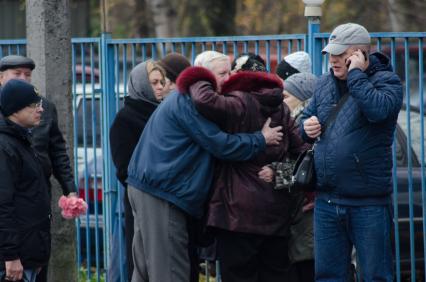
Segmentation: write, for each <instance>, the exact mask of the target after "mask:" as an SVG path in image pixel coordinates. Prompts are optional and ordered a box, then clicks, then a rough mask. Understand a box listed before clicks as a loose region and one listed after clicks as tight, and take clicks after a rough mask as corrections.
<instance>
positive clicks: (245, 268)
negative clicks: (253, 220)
mask: <svg viewBox="0 0 426 282" xmlns="http://www.w3.org/2000/svg"><path fill="white" fill-rule="evenodd" d="M216 236H217V237H216V238H217V254H218V258H219V263H220V267H221V274H222V281H223V282H275V281H276V282H286V281H290V280H289V277H288V267H289V259H288V239H287V238H286V237H278V236H265V235H256V234H246V233H238V232H230V231H224V230H218V231H217V234H216Z"/></svg>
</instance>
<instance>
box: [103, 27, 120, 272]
mask: <svg viewBox="0 0 426 282" xmlns="http://www.w3.org/2000/svg"><path fill="white" fill-rule="evenodd" d="M109 40H111V34H109V33H103V34H102V36H101V55H102V61H101V62H102V64H101V78H102V89H103V94H102V96H101V104H102V111H101V113H102V116H103V120H102V132H103V137H105V136H108V132H109V128H110V127H111V123H112V120H113V118H114V84H115V76H114V66H115V61H114V48H113V46H112V45H110V44H109ZM110 155H111V154H110V147H109V139H108V138H103V139H102V156H103V179H102V184H103V185H102V187H103V189H104V193H103V199H104V201H103V202H104V207H105V208H104V226H105V230H104V246H105V249H104V253H105V261H106V263H105V267H106V268H108V267H109V265H110V260H109V256H110V255H111V250H110V234H112V231H113V228H112V227H113V224H112V223H113V220H114V216H115V214H114V213H115V210H114V209H113V207H114V206H115V205H114V203H115V202H116V199H117V195H116V191H114V188H113V187H115V185H116V181H117V180H116V178H115V174H114V170H113V167H114V166H113V165H112V162H111V156H110ZM107 280H108V275H107Z"/></svg>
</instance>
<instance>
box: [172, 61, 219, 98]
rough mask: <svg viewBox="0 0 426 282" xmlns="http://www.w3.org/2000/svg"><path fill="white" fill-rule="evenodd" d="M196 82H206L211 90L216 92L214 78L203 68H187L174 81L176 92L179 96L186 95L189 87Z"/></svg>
mask: <svg viewBox="0 0 426 282" xmlns="http://www.w3.org/2000/svg"><path fill="white" fill-rule="evenodd" d="M198 81H208V82H210V83H211V85H212V87H213V90H214V91H216V90H217V84H216V78H215V77H214V75H213V73H212V72H211V71H209V70H208V69H206V68H204V67H189V68H187V69H185V70H184V71H183V72H182V73H181V74H180V75H179V77H178V78H177V80H176V86H177V89H178V92H179V93H181V94H186V93H188V92H189V87H190V86H191V85H192V84H194V83H196V82H198Z"/></svg>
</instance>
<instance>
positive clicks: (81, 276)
mask: <svg viewBox="0 0 426 282" xmlns="http://www.w3.org/2000/svg"><path fill="white" fill-rule="evenodd" d="M90 272H91V274H90V279H89V278H88V277H87V268H85V267H81V268H80V271H79V273H78V281H79V282H105V281H106V278H105V272H104V271H102V273H101V275H100V277H99V280H98V277H97V276H96V271H93V270H90Z"/></svg>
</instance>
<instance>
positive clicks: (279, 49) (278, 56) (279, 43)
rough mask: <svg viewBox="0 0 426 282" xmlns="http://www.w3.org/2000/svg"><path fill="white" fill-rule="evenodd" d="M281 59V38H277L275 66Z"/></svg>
mask: <svg viewBox="0 0 426 282" xmlns="http://www.w3.org/2000/svg"><path fill="white" fill-rule="evenodd" d="M281 60H282V50H281V40H277V66H278V64H279V63H280V62H281Z"/></svg>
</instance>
